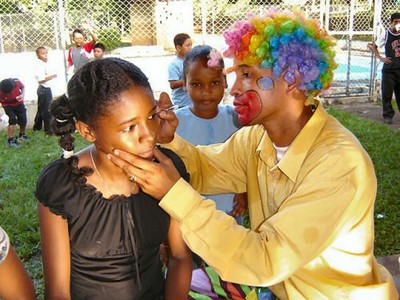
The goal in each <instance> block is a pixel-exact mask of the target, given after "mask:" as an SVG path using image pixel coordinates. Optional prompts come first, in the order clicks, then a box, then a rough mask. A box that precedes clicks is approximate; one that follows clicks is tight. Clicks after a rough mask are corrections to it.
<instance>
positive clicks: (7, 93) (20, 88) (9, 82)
mask: <svg viewBox="0 0 400 300" xmlns="http://www.w3.org/2000/svg"><path fill="white" fill-rule="evenodd" d="M24 90H25V87H24V85H23V84H22V82H21V81H20V80H19V79H18V78H6V79H3V80H2V81H1V82H0V104H1V106H2V107H3V108H4V112H5V113H6V115H7V116H8V118H9V120H8V127H7V146H8V147H13V148H18V147H19V146H20V144H19V143H18V140H20V141H29V138H28V137H27V136H26V135H25V129H26V123H27V116H26V107H25V104H24ZM17 124H18V125H19V135H18V136H17V137H14V128H15V125H17Z"/></svg>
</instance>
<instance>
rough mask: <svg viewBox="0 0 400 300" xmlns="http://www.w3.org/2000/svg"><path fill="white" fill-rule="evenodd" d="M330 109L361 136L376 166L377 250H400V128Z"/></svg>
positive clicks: (392, 252)
mask: <svg viewBox="0 0 400 300" xmlns="http://www.w3.org/2000/svg"><path fill="white" fill-rule="evenodd" d="M328 111H329V113H330V114H331V115H333V116H335V117H336V118H337V119H338V120H339V121H340V122H341V123H342V124H343V125H344V126H346V127H347V128H349V129H350V130H351V131H352V132H353V133H354V135H355V136H357V138H358V139H359V140H360V142H361V144H362V145H363V146H364V148H365V150H367V152H368V153H369V155H370V157H371V159H372V161H373V163H374V166H375V172H376V177H377V179H378V191H377V196H376V202H375V254H376V255H377V256H384V255H390V254H397V253H400V213H399V203H400V188H399V184H400V163H399V160H400V156H399V155H400V131H396V130H392V129H391V128H390V127H389V126H387V125H385V124H379V123H376V122H373V121H370V120H365V119H362V118H360V117H357V116H353V115H351V114H349V113H346V112H343V111H340V110H338V109H334V108H330V109H328ZM378 215H380V217H379V218H378Z"/></svg>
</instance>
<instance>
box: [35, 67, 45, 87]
mask: <svg viewBox="0 0 400 300" xmlns="http://www.w3.org/2000/svg"><path fill="white" fill-rule="evenodd" d="M35 78H36V80H37V82H38V83H39V82H40V81H43V80H45V79H46V66H45V64H42V63H40V62H37V63H36V66H35Z"/></svg>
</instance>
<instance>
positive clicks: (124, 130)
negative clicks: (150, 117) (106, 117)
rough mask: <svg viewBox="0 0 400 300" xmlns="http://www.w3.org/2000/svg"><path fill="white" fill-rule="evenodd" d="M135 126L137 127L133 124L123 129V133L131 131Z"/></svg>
mask: <svg viewBox="0 0 400 300" xmlns="http://www.w3.org/2000/svg"><path fill="white" fill-rule="evenodd" d="M134 128H135V125H131V126H129V127H126V128H124V129H122V132H123V133H127V132H131V131H132V130H133V129H134Z"/></svg>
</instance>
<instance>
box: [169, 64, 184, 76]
mask: <svg viewBox="0 0 400 300" xmlns="http://www.w3.org/2000/svg"><path fill="white" fill-rule="evenodd" d="M180 77H181V74H180V71H179V67H178V66H177V65H176V63H175V61H172V62H171V63H170V65H169V66H168V80H180V79H181V78H180Z"/></svg>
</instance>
